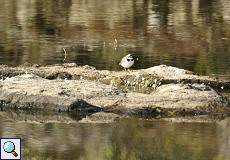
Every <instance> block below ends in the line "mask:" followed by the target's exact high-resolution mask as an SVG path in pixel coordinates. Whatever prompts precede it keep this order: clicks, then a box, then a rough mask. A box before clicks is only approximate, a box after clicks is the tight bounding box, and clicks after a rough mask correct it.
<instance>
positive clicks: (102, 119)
mask: <svg viewBox="0 0 230 160" xmlns="http://www.w3.org/2000/svg"><path fill="white" fill-rule="evenodd" d="M118 119H119V115H117V114H114V113H106V112H98V113H94V114H92V115H90V116H87V117H86V118H83V119H82V120H80V121H79V122H80V123H111V122H115V121H117V120H118Z"/></svg>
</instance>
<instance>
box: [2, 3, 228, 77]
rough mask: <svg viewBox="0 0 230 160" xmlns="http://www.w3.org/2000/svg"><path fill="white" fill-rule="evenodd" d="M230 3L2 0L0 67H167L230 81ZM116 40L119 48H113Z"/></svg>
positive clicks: (118, 68) (119, 68) (111, 68)
mask: <svg viewBox="0 0 230 160" xmlns="http://www.w3.org/2000/svg"><path fill="white" fill-rule="evenodd" d="M229 25H230V1H229V0H221V1H219V0H209V1H207V0H191V1H187V0H163V1H162V0H161V1H159V0H138V1H137V0H125V1H123V0H91V1H87V0H56V1H52V0H48V1H47V0H29V1H28V0H17V1H8V0H1V1H0V63H2V64H8V65H12V66H16V65H19V64H22V63H25V62H31V63H39V64H54V63H63V61H62V60H63V58H64V53H63V50H62V48H65V49H66V50H67V54H68V56H67V60H66V62H76V63H77V64H79V65H85V64H88V65H91V66H95V67H96V68H98V69H109V70H121V67H120V66H119V65H118V63H119V61H120V59H121V57H123V56H124V55H126V54H127V53H133V54H134V57H135V59H138V60H137V61H136V63H135V65H134V66H133V69H140V68H147V67H152V66H154V65H160V64H166V65H172V66H176V67H179V68H183V69H189V70H192V71H195V72H196V73H199V74H203V75H214V76H218V77H221V78H226V79H228V80H229V79H230V73H229V71H230V63H229V61H230V27H229ZM115 39H116V40H117V42H118V43H117V45H114V41H115Z"/></svg>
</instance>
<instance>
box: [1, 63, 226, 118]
mask: <svg viewBox="0 0 230 160" xmlns="http://www.w3.org/2000/svg"><path fill="white" fill-rule="evenodd" d="M0 78H1V81H0V104H1V105H0V106H1V110H2V112H6V111H7V110H9V109H12V108H13V109H16V110H28V109H29V110H49V111H51V113H52V112H55V113H57V112H68V113H70V112H76V113H84V114H86V115H87V117H86V116H85V117H84V116H83V118H82V119H80V121H79V122H111V121H114V120H117V119H118V118H119V117H124V116H136V117H138V116H139V117H140V116H141V117H157V116H159V115H160V116H161V117H164V118H169V117H180V116H182V115H183V116H184V115H193V116H194V115H211V116H209V117H213V115H218V117H221V118H223V117H226V116H228V115H229V113H230V112H229V111H230V109H229V108H230V107H229V106H230V102H229V98H228V97H226V96H223V95H222V94H220V93H218V92H217V91H216V90H217V89H226V90H230V82H227V81H224V80H220V79H218V78H213V77H208V76H199V75H195V74H194V73H192V72H190V71H187V70H183V69H179V68H175V67H171V66H165V65H160V66H155V67H151V68H147V69H141V70H133V71H131V72H125V71H108V70H96V69H95V68H94V67H91V66H77V65H76V64H75V63H70V64H68V63H66V64H63V65H51V66H39V65H35V64H29V63H26V64H24V65H21V66H18V67H9V66H5V65H1V66H0ZM7 112H9V111H7ZM95 114H96V115H95ZM220 115H221V116H220ZM14 117H15V116H14ZM47 117H50V116H47ZM92 117H93V118H92ZM95 117H96V118H95ZM105 117H106V118H105ZM110 117H111V119H110ZM100 118H102V120H100ZM15 119H17V118H15ZM92 119H93V120H92ZM105 119H106V120H105ZM195 119H196V118H195ZM212 119H216V116H215V118H212ZM38 121H39V118H38ZM40 121H41V119H40ZM57 121H58V120H57ZM74 121H76V120H74ZM42 122H46V121H45V120H42ZM47 122H48V121H47Z"/></svg>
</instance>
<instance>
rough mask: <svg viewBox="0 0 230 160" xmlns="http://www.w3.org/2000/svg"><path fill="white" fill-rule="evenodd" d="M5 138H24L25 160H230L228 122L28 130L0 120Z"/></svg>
mask: <svg viewBox="0 0 230 160" xmlns="http://www.w3.org/2000/svg"><path fill="white" fill-rule="evenodd" d="M0 122H1V128H0V135H1V137H22V139H23V159H32V158H35V159H46V158H49V159H87V160H88V159H100V160H102V159H106V160H107V159H203V160H205V159H207V160H208V159H229V157H230V152H229V149H230V148H229V130H228V128H229V127H228V126H229V124H230V123H229V122H230V121H229V120H225V121H221V122H218V123H173V122H161V121H153V122H150V121H143V120H142V121H140V120H136V119H124V120H121V121H120V122H116V123H113V124H65V125H64V124H55V123H52V124H28V123H14V122H11V121H10V120H6V119H4V120H3V119H0Z"/></svg>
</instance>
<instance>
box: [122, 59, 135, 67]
mask: <svg viewBox="0 0 230 160" xmlns="http://www.w3.org/2000/svg"><path fill="white" fill-rule="evenodd" d="M133 64H134V60H133V61H127V60H125V61H124V62H123V63H122V64H121V66H122V67H124V68H129V67H131V66H132V65H133Z"/></svg>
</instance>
